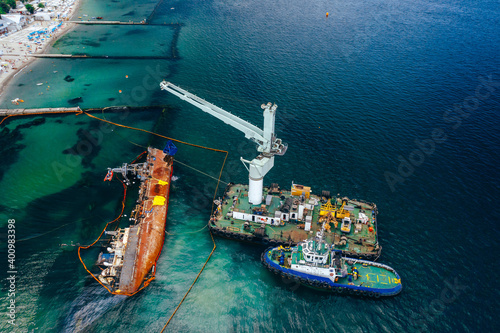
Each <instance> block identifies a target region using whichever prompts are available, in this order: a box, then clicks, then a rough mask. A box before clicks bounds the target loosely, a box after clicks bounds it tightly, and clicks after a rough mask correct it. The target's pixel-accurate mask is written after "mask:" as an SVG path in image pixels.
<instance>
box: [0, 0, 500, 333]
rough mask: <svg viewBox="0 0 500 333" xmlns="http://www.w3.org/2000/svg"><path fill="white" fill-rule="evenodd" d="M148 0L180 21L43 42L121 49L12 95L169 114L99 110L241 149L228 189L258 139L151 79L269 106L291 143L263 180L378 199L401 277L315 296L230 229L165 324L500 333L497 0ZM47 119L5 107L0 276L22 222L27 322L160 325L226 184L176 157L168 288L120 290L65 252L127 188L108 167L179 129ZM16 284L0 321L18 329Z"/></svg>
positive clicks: (201, 255) (176, 328)
mask: <svg viewBox="0 0 500 333" xmlns="http://www.w3.org/2000/svg"><path fill="white" fill-rule="evenodd" d="M156 5H157V3H156V1H145V0H139V1H138V2H134V3H130V2H126V1H118V0H113V1H99V2H98V1H94V0H86V1H84V2H83V4H82V6H81V7H80V11H79V13H78V14H77V16H82V15H83V14H88V16H89V17H92V16H103V17H104V19H110V20H115V19H116V20H134V21H140V20H142V19H144V18H146V17H149V16H150V14H151V13H152V11H153V9H154V8H155V6H156ZM156 8H157V9H156V11H155V12H154V13H153V15H151V23H154V24H162V23H168V24H170V23H173V24H176V25H171V26H159V25H152V26H140V27H127V26H124V27H114V26H113V27H102V26H78V27H76V28H75V29H74V30H73V31H71V32H70V33H68V34H67V35H66V36H64V37H62V38H61V39H60V41H58V42H57V43H56V44H55V45H54V47H53V49H52V50H51V52H54V53H86V54H89V55H97V56H106V55H108V56H110V58H108V59H81V60H73V59H44V60H39V61H36V62H35V63H33V64H32V65H31V66H30V67H28V68H26V69H25V70H24V71H23V72H22V73H21V74H19V75H18V76H17V77H16V78H15V79H14V80H12V81H11V82H10V83H9V86H8V88H7V90H6V92H5V93H4V94H3V95H2V98H3V100H2V102H1V104H0V107H1V108H4V107H13V106H12V104H11V103H10V100H11V99H13V98H16V97H20V98H23V99H24V100H25V103H24V105H25V106H26V107H55V106H74V105H80V106H82V107H105V106H117V105H131V106H148V105H152V106H160V107H156V108H151V109H147V110H144V109H131V110H128V111H127V110H121V111H117V112H106V113H102V114H96V116H99V117H105V118H106V119H108V120H111V121H115V122H118V123H123V124H125V125H128V126H134V127H139V128H143V129H146V130H150V131H154V132H157V133H159V134H162V135H165V136H169V137H174V138H177V139H179V140H183V141H186V142H191V143H195V144H200V145H204V146H209V147H214V148H218V149H223V150H227V151H228V152H229V157H228V160H227V162H226V167H225V169H224V172H223V177H222V179H223V180H224V181H226V182H228V181H233V182H246V181H247V173H246V170H245V169H244V167H243V165H241V162H240V161H239V158H240V156H243V157H244V158H246V159H249V158H253V157H254V156H255V154H256V151H255V148H254V145H253V144H251V143H250V142H248V141H247V140H246V139H245V138H244V137H243V135H242V134H241V133H239V132H238V131H236V130H234V129H232V128H230V127H228V126H227V125H224V124H223V123H221V122H219V121H218V120H216V119H214V118H212V117H210V116H209V115H206V114H204V113H202V112H201V111H200V110H198V109H196V108H194V107H192V106H190V105H188V104H186V103H185V102H182V101H180V100H178V99H177V98H176V97H174V96H170V95H168V94H167V93H166V92H162V91H160V90H159V87H158V83H159V81H160V80H161V79H163V78H165V79H168V80H169V81H172V82H173V83H175V84H177V85H180V86H181V87H183V88H185V89H187V90H189V91H191V92H193V93H196V94H197V95H199V96H200V97H202V98H204V99H206V100H208V101H210V102H211V103H213V104H216V105H218V106H220V107H222V108H224V109H226V110H228V111H231V112H232V113H234V114H236V115H238V116H240V117H242V118H244V119H246V120H248V121H251V122H252V123H254V124H257V125H260V124H261V122H262V114H261V109H260V104H261V103H264V102H268V101H271V102H276V103H277V104H278V114H277V132H278V135H279V137H280V138H282V139H283V140H284V141H286V142H288V144H289V150H288V152H287V154H286V155H285V156H283V157H277V158H276V160H275V167H274V168H273V170H272V171H271V172H270V173H269V174H268V175H267V176H266V178H265V182H266V184H269V183H271V182H277V183H279V184H280V185H281V186H283V187H286V186H289V185H290V184H291V182H292V181H295V182H296V183H301V184H305V185H309V186H311V187H312V188H313V191H314V192H316V193H319V192H320V191H321V190H330V191H331V192H332V193H340V194H341V195H346V196H349V197H353V198H362V199H365V200H368V201H373V202H376V203H377V205H378V207H379V213H380V214H379V219H378V223H379V224H378V226H379V239H380V243H381V245H382V246H383V251H382V257H381V258H380V261H381V262H383V263H385V264H388V265H390V266H391V267H393V268H395V269H396V270H397V271H398V273H399V274H400V275H401V277H402V283H403V288H404V289H403V292H402V293H401V294H400V295H398V296H397V297H395V298H391V299H384V300H371V299H362V298H355V297H345V296H344V297H339V296H336V295H329V294H324V293H319V292H316V291H311V290H309V289H307V288H305V287H299V286H296V285H294V284H293V283H289V282H288V281H282V280H281V279H280V278H276V277H275V276H274V275H272V274H271V273H269V272H268V271H266V270H265V269H264V268H263V266H262V265H261V264H260V254H261V252H262V251H263V249H262V248H260V247H257V246H249V245H246V244H241V243H237V242H233V241H229V240H221V239H216V243H217V250H216V251H215V253H214V255H213V257H212V259H211V261H210V262H209V263H208V265H207V266H206V269H205V271H204V272H203V274H202V275H201V277H200V279H199V280H198V282H197V284H196V285H195V286H194V288H193V289H192V291H191V293H190V294H189V295H188V297H187V298H186V300H185V302H184V304H183V305H182V306H181V307H180V309H179V310H178V312H177V314H176V316H175V317H174V318H173V320H172V322H171V323H170V325H169V326H168V330H169V331H172V332H228V331H229V332H241V331H245V332H246V331H249V332H275V331H276V332H282V331H287V332H303V331H306V332H326V331H333V332H344V331H345V332H347V331H349V332H353V331H354V332H379V331H380V332H415V331H426V330H428V331H431V332H494V331H497V330H498V324H497V322H498V320H497V319H496V318H497V316H496V308H498V305H499V302H498V297H499V296H500V295H498V287H497V283H496V278H495V273H496V271H497V270H496V266H497V265H498V258H497V255H496V252H497V249H498V236H499V228H498V218H497V217H496V212H495V204H496V201H497V200H498V198H499V194H500V193H499V192H500V191H499V183H498V179H499V174H500V172H499V171H500V170H499V167H498V161H499V160H500V156H499V155H500V152H499V148H498V147H499V143H500V142H499V141H500V136H499V134H498V133H499V131H498V129H499V125H500V124H499V117H498V111H499V109H500V98H499V96H500V95H499V94H500V73H499V68H500V59H499V54H500V37H499V36H500V34H498V23H499V14H498V3H497V2H488V1H450V0H435V1H431V2H429V1H393V0H389V1H364V0H354V1H350V2H339V1H316V2H314V3H306V2H300V1H291V0H289V1H273V2H271V1H262V0H256V1H237V2H232V1H220V0H219V1H194V0H192V1H167V0H165V1H162V2H161V3H159V5H158V6H157V7H156ZM326 12H329V17H328V18H326V17H325V16H326V15H325V14H326ZM83 47H85V49H83ZM113 56H126V57H129V58H128V59H115V58H112V57H113ZM160 57H163V58H162V59H159V58H160ZM153 58H154V59H153ZM54 71H56V73H54ZM126 76H128V78H127V77H126ZM65 79H66V80H65ZM40 82H43V83H44V84H43V85H41V86H37V85H36V83H40ZM48 86H50V88H49V89H48ZM47 89H48V90H47ZM120 90H121V91H122V92H121V93H120V92H119V91H120ZM44 118H45V122H42V121H41V120H39V119H42V118H41V117H32V118H21V117H16V118H11V119H9V120H7V121H5V122H4V124H2V125H1V126H2V128H1V129H0V131H1V132H0V133H1V135H0V149H1V152H2V154H1V156H2V157H1V158H0V228H1V229H2V231H1V235H2V238H1V246H0V256H1V258H4V259H2V260H0V263H1V264H0V270H1V272H2V273H1V274H6V273H5V272H7V242H6V239H7V236H6V235H7V220H8V219H15V220H16V239H17V242H16V267H17V271H18V274H17V279H16V296H15V300H16V324H17V325H18V327H17V328H16V329H17V331H19V332H23V331H33V330H38V331H41V332H46V331H61V332H75V331H76V332H110V331H117V332H136V331H146V332H158V331H160V330H161V328H162V327H163V325H164V324H165V322H166V321H167V319H168V318H169V316H170V315H171V313H172V312H173V311H174V309H175V307H176V306H177V304H178V303H179V301H180V300H181V299H182V297H183V295H184V293H185V292H186V291H187V289H188V288H189V286H190V285H191V283H192V281H193V280H194V278H195V277H196V275H197V274H198V271H199V270H200V269H201V267H202V265H203V264H204V262H205V260H206V258H207V257H208V255H209V253H210V251H211V250H212V240H211V238H210V235H209V234H208V231H207V230H206V229H202V228H203V227H204V226H205V225H206V222H207V219H208V216H209V214H210V209H211V199H212V196H213V192H214V190H215V185H216V182H215V181H214V180H212V179H211V178H208V177H206V176H204V175H202V174H199V173H196V172H194V171H193V170H192V169H190V168H187V167H185V166H184V165H182V164H175V165H174V175H176V176H178V177H179V179H178V180H177V181H175V182H174V186H173V188H172V192H171V199H170V206H169V214H168V219H167V231H168V233H169V235H167V238H166V241H165V246H164V249H163V254H162V256H161V258H160V260H159V263H158V271H157V278H156V280H155V281H154V282H153V283H152V284H151V285H150V286H149V287H148V288H147V289H146V290H144V291H143V292H141V293H140V294H138V295H136V296H134V297H131V298H125V297H120V296H112V295H109V294H108V293H107V292H106V290H104V289H103V288H102V287H101V286H100V285H98V284H97V283H96V282H95V281H94V280H93V279H92V278H91V277H90V276H89V275H88V274H87V273H86V272H85V270H84V269H83V267H82V266H81V264H80V262H79V260H78V256H77V252H76V247H75V246H72V245H75V244H89V243H91V242H93V240H94V239H95V238H96V237H97V236H98V234H99V232H100V231H101V229H102V228H103V227H104V225H105V224H106V222H107V221H110V220H112V219H114V218H115V217H116V215H117V214H118V213H119V211H120V202H121V195H122V192H123V191H122V187H121V185H120V184H119V183H118V182H113V183H111V184H109V183H103V181H102V179H103V177H104V175H105V173H106V168H107V167H110V166H118V165H120V164H121V163H123V162H129V161H131V160H133V159H134V158H135V156H137V155H138V154H139V153H140V152H141V151H142V150H143V148H142V147H143V146H147V145H148V144H152V145H154V146H157V147H162V146H163V144H164V143H165V142H164V141H165V140H163V139H160V138H154V137H152V136H150V135H148V134H146V133H142V132H134V131H131V130H128V129H124V128H117V127H103V126H102V124H101V123H99V122H97V121H95V120H92V119H90V118H88V117H86V116H84V115H80V116H74V115H68V116H49V117H44ZM86 133H90V135H91V137H90V138H89V136H86ZM92 138H93V140H92ZM71 149H73V151H76V152H77V154H76V155H74V154H71V153H70V154H68V153H67V152H68V150H69V151H71ZM419 149H421V150H419ZM64 151H66V153H64ZM177 160H178V161H180V162H183V163H186V164H188V165H190V166H192V167H195V168H197V169H200V170H203V171H204V172H205V173H208V174H210V175H212V176H215V177H217V176H218V173H219V169H220V167H221V165H222V162H223V160H224V155H223V154H221V153H216V152H211V151H205V150H201V149H198V148H193V147H188V146H185V145H179V153H178V156H177ZM410 161H412V162H413V164H411V163H410ZM398 169H399V170H398ZM126 214H128V212H126ZM124 222H126V221H124ZM200 229H202V230H201V231H200ZM94 255H95V253H92V251H89V252H86V253H84V260H85V261H86V262H87V263H89V264H90V263H92V261H93V260H94ZM2 277H3V275H2ZM2 280H3V281H4V282H3V284H2V292H1V293H0V296H1V298H0V302H1V304H2V309H3V310H2V312H3V313H5V315H4V314H2V320H1V322H0V330H1V331H9V330H11V329H12V327H11V326H10V324H9V323H8V322H7V315H6V313H7V305H8V303H7V302H8V300H9V298H8V287H9V285H8V283H7V282H6V280H4V279H2ZM495 327H497V328H496V329H495ZM14 331H16V330H14Z"/></svg>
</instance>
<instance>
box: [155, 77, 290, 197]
mask: <svg viewBox="0 0 500 333" xmlns="http://www.w3.org/2000/svg"><path fill="white" fill-rule="evenodd" d="M160 87H161V89H162V90H166V91H168V92H170V93H172V94H174V95H175V96H177V97H179V98H180V99H183V100H185V101H186V102H188V103H191V104H193V105H194V106H196V107H198V108H200V109H201V110H203V111H205V112H207V113H209V114H211V115H212V116H214V117H216V118H218V119H220V120H222V121H223V122H225V123H226V124H228V125H231V126H233V127H234V128H236V129H238V130H240V131H242V132H243V133H244V134H245V137H246V138H247V139H250V140H252V141H254V142H255V143H257V151H258V152H260V155H259V156H257V157H256V158H254V159H253V160H251V161H247V160H245V159H243V158H242V157H240V160H241V161H242V162H243V164H244V165H245V167H246V168H247V170H248V173H249V176H248V179H249V182H248V202H249V203H250V204H252V205H259V204H260V203H261V202H262V188H263V184H264V176H265V175H266V174H267V173H268V172H269V170H271V168H272V167H273V166H274V155H283V154H285V152H286V149H287V148H288V145H287V144H286V143H283V142H282V141H281V139H278V138H276V136H275V134H274V120H275V115H276V108H277V107H278V106H277V105H276V104H271V103H267V104H262V106H261V108H262V109H263V110H264V129H263V130H261V129H260V128H258V127H257V126H255V125H252V124H250V123H249V122H247V121H245V120H243V119H241V118H239V117H237V116H235V115H233V114H231V113H229V112H227V111H224V110H223V109H221V108H219V107H217V106H215V105H213V104H210V103H209V102H207V101H205V100H204V99H202V98H199V97H198V96H195V95H193V94H191V93H190V92H188V91H186V90H184V89H181V88H179V87H177V86H175V85H174V84H172V83H170V82H166V81H163V82H161V83H160ZM246 164H248V167H247V166H246Z"/></svg>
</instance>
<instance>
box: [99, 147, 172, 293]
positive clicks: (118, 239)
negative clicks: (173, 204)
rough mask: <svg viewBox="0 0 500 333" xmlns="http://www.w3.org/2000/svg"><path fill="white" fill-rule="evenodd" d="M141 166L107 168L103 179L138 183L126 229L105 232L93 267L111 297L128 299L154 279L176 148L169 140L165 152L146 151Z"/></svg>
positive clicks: (129, 165)
mask: <svg viewBox="0 0 500 333" xmlns="http://www.w3.org/2000/svg"><path fill="white" fill-rule="evenodd" d="M147 152H148V154H147V157H146V161H145V162H144V163H138V164H124V165H123V166H122V167H121V168H114V169H111V168H109V169H108V174H107V175H106V177H105V179H104V180H105V181H106V180H111V179H112V178H113V175H114V174H116V173H121V174H122V175H123V178H124V182H125V184H126V185H130V180H129V179H128V178H127V174H133V175H135V176H136V177H137V179H139V180H140V182H141V183H140V186H139V199H138V200H137V205H136V206H135V208H134V209H133V210H132V212H131V214H130V218H129V219H130V221H131V222H132V223H131V224H130V225H129V226H128V227H126V228H120V229H117V230H114V231H106V232H105V233H106V235H109V236H111V239H110V241H109V243H107V244H106V245H105V246H103V248H102V251H101V253H100V254H99V257H98V259H97V262H96V265H97V266H99V268H100V274H96V275H93V276H94V278H95V279H96V280H98V281H99V282H100V283H101V284H102V285H103V286H104V287H105V288H106V289H107V290H108V291H109V292H111V293H112V294H119V295H127V296H131V295H133V294H135V293H137V292H138V291H139V290H141V289H143V288H145V287H147V286H148V285H149V283H150V282H151V281H152V280H153V279H154V278H155V273H156V261H157V260H158V258H159V256H160V253H161V250H162V247H163V242H164V238H165V223H166V217H167V209H168V201H169V192H170V179H171V177H172V163H173V155H174V154H175V153H176V152H177V148H176V147H175V145H173V143H172V142H170V141H169V143H168V144H167V146H166V147H165V149H164V150H163V151H162V150H159V149H155V148H151V147H150V148H148V151H147Z"/></svg>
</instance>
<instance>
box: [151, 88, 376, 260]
mask: <svg viewBox="0 0 500 333" xmlns="http://www.w3.org/2000/svg"><path fill="white" fill-rule="evenodd" d="M160 88H161V89H162V90H165V91H167V92H169V93H171V94H173V95H175V96H177V97H179V98H180V99H182V100H184V101H186V102H188V103H190V104H192V105H194V106H196V107H197V108H199V109H201V110H202V111H204V112H206V113H208V114H210V115H212V116H214V117H216V118H217V119H219V120H222V121H223V122H224V123H226V124H228V125H230V126H232V127H234V128H236V129H238V130H240V131H241V132H243V134H244V135H245V137H246V138H247V139H249V140H251V141H253V142H255V143H256V144H257V152H258V153H259V155H258V156H257V157H255V158H254V159H252V160H251V161H249V160H246V159H244V158H243V157H240V160H241V161H242V162H243V164H244V166H245V168H246V169H247V171H248V185H246V184H233V183H230V184H229V185H228V186H227V187H226V189H225V190H224V194H223V196H222V197H221V198H219V199H217V200H216V201H215V205H216V209H215V210H214V212H213V213H212V215H211V217H210V220H209V222H208V226H209V228H210V230H211V232H212V233H213V234H215V235H218V236H221V237H226V238H230V239H236V240H240V241H248V242H252V243H259V244H263V245H273V246H274V245H276V246H277V245H280V244H281V245H296V244H298V243H299V242H301V241H303V240H304V239H306V238H307V237H308V235H309V234H311V233H315V232H317V231H318V230H319V229H321V226H322V224H323V223H324V222H326V223H325V229H326V232H325V240H326V241H327V242H329V243H330V244H332V246H333V247H334V248H335V249H338V250H340V251H342V252H343V253H344V254H346V255H349V256H350V257H355V258H362V259H370V260H375V259H377V258H378V257H379V256H380V253H381V250H382V248H381V246H380V245H379V243H378V237H377V219H376V217H377V206H376V205H375V204H374V203H371V202H367V201H364V200H357V199H349V198H347V197H339V196H336V197H332V196H331V195H330V192H329V191H322V193H321V195H316V194H313V193H312V191H311V188H310V187H308V186H304V185H299V184H294V183H293V182H292V185H291V187H290V188H281V187H280V186H279V185H278V184H276V183H272V184H271V185H270V186H266V187H264V176H265V175H266V174H267V173H268V172H269V171H270V170H271V169H272V168H273V166H274V156H275V155H278V156H281V155H284V154H285V152H286V151H287V148H288V145H287V144H286V143H284V142H283V141H282V140H281V139H279V138H278V137H277V136H276V132H275V117H276V110H277V105H276V104H272V103H267V104H262V105H261V108H262V110H263V116H264V124H263V129H260V128H259V127H257V126H255V125H253V124H251V123H249V122H247V121H245V120H243V119H241V118H239V117H237V116H235V115H234V114H232V113H230V112H228V111H225V110H223V109H221V108H220V107H218V106H215V105H213V104H211V103H209V102H207V101H205V100H204V99H202V98H200V97H198V96H196V95H194V94H192V93H190V92H188V91H186V90H184V89H182V88H180V87H178V86H176V85H174V84H172V83H171V82H167V81H162V82H161V83H160ZM351 224H352V225H353V226H354V228H349V230H348V231H347V230H346V229H345V228H344V230H341V226H342V225H349V226H350V225H351Z"/></svg>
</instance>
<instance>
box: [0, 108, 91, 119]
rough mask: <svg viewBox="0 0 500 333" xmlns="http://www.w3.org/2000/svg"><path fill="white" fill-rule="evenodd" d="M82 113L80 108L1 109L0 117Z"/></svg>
mask: <svg viewBox="0 0 500 333" xmlns="http://www.w3.org/2000/svg"><path fill="white" fill-rule="evenodd" d="M75 112H82V109H80V107H78V106H77V107H71V108H40V109H0V116H1V117H3V116H14V115H29V114H42V113H75Z"/></svg>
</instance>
